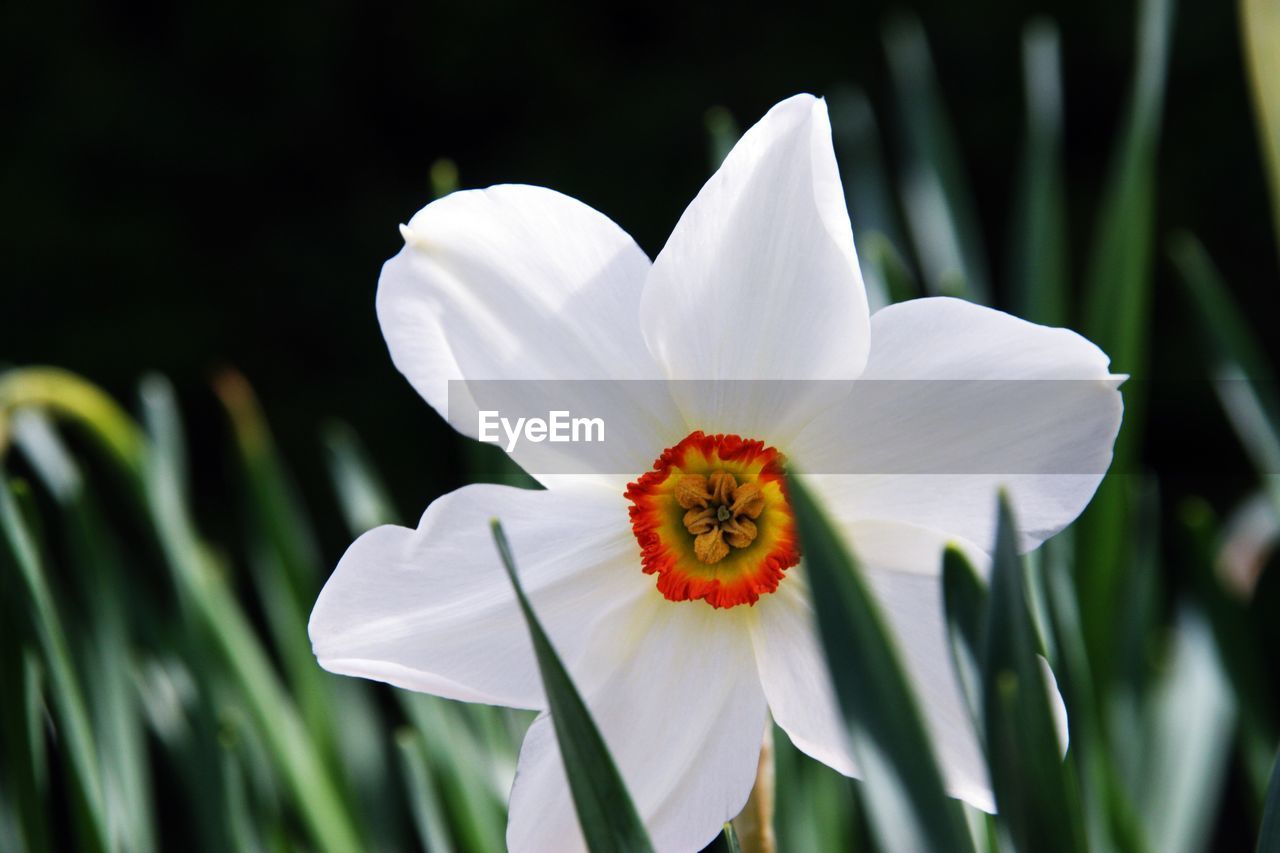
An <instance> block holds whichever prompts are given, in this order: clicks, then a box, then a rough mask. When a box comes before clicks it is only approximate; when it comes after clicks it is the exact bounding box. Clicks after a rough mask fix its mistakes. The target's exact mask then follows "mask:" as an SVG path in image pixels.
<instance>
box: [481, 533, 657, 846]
mask: <svg viewBox="0 0 1280 853" xmlns="http://www.w3.org/2000/svg"><path fill="white" fill-rule="evenodd" d="M491 526H492V529H493V539H494V542H495V544H496V545H497V548H498V554H499V555H500V556H501V558H502V565H503V567H504V568H505V569H506V570H507V576H508V577H509V578H510V579H511V585H512V587H513V588H514V589H515V593H516V600H517V601H518V603H519V605H520V610H521V612H522V613H523V614H524V619H525V623H526V624H527V625H528V627H529V636H530V639H531V640H532V641H533V650H534V654H535V656H536V657H537V660H538V671H539V672H540V673H541V675H542V684H543V688H544V690H545V692H546V696H547V707H548V711H549V712H550V715H551V721H552V723H553V724H554V726H555V732H556V741H557V742H558V743H559V745H560V756H561V758H562V759H563V761H564V765H565V773H566V775H567V776H568V778H569V788H570V791H571V792H572V794H573V805H574V808H575V809H576V810H577V813H578V823H579V825H580V826H581V827H582V834H583V837H584V839H585V840H586V843H587V847H588V848H589V849H591V850H592V851H593V853H603V851H636V853H643V852H644V851H652V850H653V845H652V844H651V843H650V841H649V836H648V833H647V832H646V831H645V828H644V823H643V822H642V821H641V820H640V815H639V814H638V813H637V812H636V808H635V804H634V803H633V802H632V800H631V796H630V795H629V794H628V793H627V789H626V785H625V783H624V782H623V780H622V774H621V773H620V772H619V771H618V768H617V765H616V764H614V761H613V757H612V756H611V755H610V754H609V748H608V746H606V744H605V742H604V737H603V736H602V735H601V734H600V730H599V729H598V728H596V724H595V722H594V721H593V720H592V719H591V712H590V711H589V710H588V709H587V705H586V703H585V702H584V701H583V700H582V697H581V695H579V693H578V690H577V688H576V687H574V685H573V680H572V679H571V678H570V677H569V672H568V670H566V669H565V667H564V664H563V663H562V662H561V661H560V656H559V655H558V654H556V650H555V648H554V647H553V646H552V645H551V640H550V638H549V637H548V636H547V634H546V632H545V631H544V630H543V629H542V624H541V623H540V622H539V621H538V617H537V615H536V614H535V613H534V612H533V606H532V605H531V604H530V603H529V599H528V598H527V597H526V596H525V593H524V587H523V586H521V584H520V578H519V576H518V574H517V572H516V566H515V559H514V557H513V556H512V554H511V546H510V544H509V543H508V542H507V537H506V534H505V533H503V531H502V524H501V523H500V522H499V521H498V520H497V519H494V520H493V522H492V524H491Z"/></svg>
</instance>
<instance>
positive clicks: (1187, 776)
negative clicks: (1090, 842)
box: [1138, 611, 1235, 853]
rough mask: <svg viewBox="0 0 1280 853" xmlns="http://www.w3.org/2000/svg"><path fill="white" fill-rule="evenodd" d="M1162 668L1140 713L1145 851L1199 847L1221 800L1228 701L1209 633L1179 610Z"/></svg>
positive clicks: (1229, 727) (1230, 726) (1230, 720)
mask: <svg viewBox="0 0 1280 853" xmlns="http://www.w3.org/2000/svg"><path fill="white" fill-rule="evenodd" d="M1170 664H1171V665H1170V667H1169V669H1168V672H1167V673H1166V674H1165V677H1164V678H1163V679H1161V682H1160V683H1159V684H1158V685H1157V687H1156V689H1155V691H1154V693H1153V694H1152V696H1151V699H1150V702H1149V705H1148V707H1147V709H1146V710H1147V713H1146V714H1145V716H1146V725H1145V726H1144V727H1143V732H1145V733H1146V735H1147V738H1146V740H1147V741H1148V742H1147V745H1146V746H1147V748H1146V756H1147V760H1146V762H1144V763H1145V765H1146V766H1145V768H1144V773H1143V779H1144V784H1143V785H1141V786H1140V787H1139V788H1138V797H1139V801H1138V812H1139V814H1141V815H1142V817H1143V822H1144V824H1145V826H1146V835H1147V841H1148V843H1149V848H1150V849H1151V850H1159V851H1162V853H1193V851H1196V850H1204V849H1206V846H1205V845H1206V842H1207V841H1208V834H1209V831H1210V830H1211V829H1212V828H1213V820H1214V818H1215V817H1216V816H1217V807H1218V803H1219V801H1220V800H1221V797H1222V787H1223V781H1224V779H1225V775H1226V769H1227V761H1228V759H1230V757H1231V750H1230V749H1229V746H1230V744H1231V735H1232V732H1233V731H1234V728H1235V700H1234V698H1233V697H1232V695H1231V687H1230V684H1229V683H1228V681H1227V677H1226V674H1225V673H1224V672H1223V671H1222V666H1221V664H1220V663H1219V661H1218V651H1217V649H1216V648H1215V647H1214V641H1213V634H1212V632H1211V631H1210V628H1209V625H1208V623H1206V622H1205V620H1204V618H1203V617H1202V616H1200V614H1198V613H1196V612H1194V611H1186V612H1184V613H1182V614H1181V615H1180V617H1179V618H1178V620H1177V625H1176V627H1175V633H1174V637H1173V648H1172V655H1171V661H1170Z"/></svg>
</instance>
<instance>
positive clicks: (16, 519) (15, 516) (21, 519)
mask: <svg viewBox="0 0 1280 853" xmlns="http://www.w3.org/2000/svg"><path fill="white" fill-rule="evenodd" d="M29 495H30V492H29V491H28V490H27V487H26V486H25V484H22V483H12V484H11V483H9V482H7V479H6V481H5V482H0V544H2V545H3V547H2V548H0V554H4V555H6V558H5V559H6V562H8V563H10V564H11V565H12V567H13V568H14V569H15V570H16V572H17V574H18V576H19V577H20V578H21V579H22V585H23V587H24V588H25V593H26V606H27V607H28V608H29V609H30V613H31V619H32V621H33V623H34V629H35V635H36V638H37V640H38V641H39V645H40V651H41V655H42V656H43V658H44V664H45V667H46V668H47V671H48V675H49V696H50V699H51V701H52V705H53V711H54V716H55V718H56V720H57V722H58V729H59V732H60V736H61V740H62V748H63V750H64V751H65V754H66V758H67V763H68V771H69V772H68V775H69V777H70V781H71V785H72V788H73V791H74V792H75V799H76V805H77V810H78V812H79V814H80V820H79V821H78V824H77V825H78V830H79V832H80V834H81V835H82V838H83V841H84V843H85V844H86V845H87V846H88V847H89V849H91V850H97V851H106V850H109V849H111V833H110V829H109V827H108V825H107V813H106V806H105V801H104V799H103V795H102V775H101V768H100V767H99V765H98V756H97V752H96V749H95V747H94V743H93V729H92V726H91V725H90V723H89V712H88V708H87V706H86V704H85V700H84V693H83V692H82V690H81V686H80V681H79V678H78V677H77V675H76V671H75V666H74V664H73V663H72V660H71V652H70V649H69V647H68V645H67V635H66V631H65V630H64V628H63V625H62V618H61V616H60V615H59V613H58V609H57V607H56V605H55V604H54V599H53V593H52V592H51V591H50V589H49V586H48V581H47V575H46V573H45V568H44V565H43V558H42V556H41V554H40V552H39V550H38V549H37V546H36V540H35V537H34V536H33V535H32V533H31V530H30V527H29V524H28V522H27V520H26V518H25V516H24V513H23V511H22V510H21V509H20V508H19V505H18V502H19V500H24V499H27V498H29ZM24 496H26V497H24Z"/></svg>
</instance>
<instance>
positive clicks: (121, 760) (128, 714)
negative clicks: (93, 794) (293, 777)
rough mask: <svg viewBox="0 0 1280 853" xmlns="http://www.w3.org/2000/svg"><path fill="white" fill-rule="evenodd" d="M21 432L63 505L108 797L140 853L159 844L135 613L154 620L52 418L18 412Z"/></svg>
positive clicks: (112, 813) (116, 832)
mask: <svg viewBox="0 0 1280 853" xmlns="http://www.w3.org/2000/svg"><path fill="white" fill-rule="evenodd" d="M13 426H14V437H15V439H16V443H17V445H18V446H19V448H20V449H21V450H22V451H23V453H24V455H25V456H26V458H27V460H28V461H29V462H30V463H31V467H32V469H33V470H34V471H35V473H36V474H37V476H39V477H40V479H41V480H42V481H43V482H44V484H45V486H46V488H47V490H48V491H49V493H50V494H51V495H53V497H54V499H55V501H56V502H57V504H58V506H59V508H60V510H61V511H62V519H63V523H62V525H61V527H60V533H61V538H62V540H63V541H64V542H65V543H66V552H67V558H68V562H69V563H70V564H71V566H72V568H73V569H74V573H75V574H74V585H75V587H76V588H77V591H78V592H79V593H80V594H79V595H78V596H76V597H77V598H78V599H79V601H80V607H79V608H78V611H77V622H78V623H79V630H78V632H77V633H78V635H79V636H78V638H77V639H78V641H79V642H77V643H75V650H76V652H77V659H78V660H79V661H80V663H81V664H82V666H81V671H82V672H84V673H85V677H84V682H85V688H86V699H87V703H88V706H89V708H90V709H91V710H90V718H91V722H92V725H93V733H94V740H95V742H96V744H97V748H98V751H99V755H100V758H101V761H100V764H101V769H102V773H103V779H102V781H103V798H104V806H105V808H106V811H107V822H108V827H109V829H110V831H111V837H112V843H113V844H115V845H118V846H119V847H121V848H122V849H126V850H131V851H139V853H143V851H148V850H152V849H154V848H155V838H154V831H153V828H154V822H155V816H154V814H153V812H152V788H151V774H150V763H149V757H148V755H147V749H146V741H145V732H144V726H143V721H142V718H141V715H140V713H139V708H138V697H137V691H136V690H135V686H134V677H133V659H132V653H133V646H134V643H133V638H132V637H131V636H130V633H131V632H130V627H129V621H130V618H131V616H135V615H136V618H138V619H147V618H149V617H150V616H151V614H143V613H142V612H141V605H140V603H139V601H138V598H139V597H137V596H134V597H133V598H132V601H131V604H132V608H133V610H134V613H133V614H131V613H130V606H129V604H127V602H126V598H125V595H124V592H125V590H127V589H128V588H129V580H130V579H129V578H128V577H127V576H126V574H125V571H124V568H123V562H122V555H121V552H120V546H119V543H118V542H117V541H116V540H115V538H114V537H113V536H112V535H111V534H110V532H109V530H108V527H107V524H106V522H105V520H104V518H103V516H102V513H101V511H100V509H99V504H98V503H97V501H96V500H95V496H94V495H93V494H92V493H91V490H90V488H89V484H88V483H87V482H86V481H85V478H84V477H83V476H82V475H81V473H80V470H79V467H78V466H77V465H76V463H75V461H74V460H73V459H72V457H71V455H70V453H68V451H67V449H66V447H65V446H64V445H63V444H62V442H61V439H60V438H59V437H58V435H57V433H56V432H55V431H54V429H53V426H52V424H50V423H49V421H48V420H47V419H46V418H45V417H44V416H43V415H42V414H40V413H39V412H37V411H34V410H27V411H24V412H22V413H20V414H19V415H18V416H17V417H15V418H14V422H13Z"/></svg>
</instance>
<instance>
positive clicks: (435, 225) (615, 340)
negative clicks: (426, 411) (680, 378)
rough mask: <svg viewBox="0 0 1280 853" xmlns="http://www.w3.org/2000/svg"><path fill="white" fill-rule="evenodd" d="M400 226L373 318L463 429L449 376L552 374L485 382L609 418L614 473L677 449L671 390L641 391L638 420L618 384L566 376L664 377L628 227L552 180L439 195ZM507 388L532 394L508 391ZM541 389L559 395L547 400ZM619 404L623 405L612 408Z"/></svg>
mask: <svg viewBox="0 0 1280 853" xmlns="http://www.w3.org/2000/svg"><path fill="white" fill-rule="evenodd" d="M403 232H404V235H405V247H404V248H403V249H402V250H401V251H400V253H399V254H397V255H396V256H395V257H393V258H392V259H391V260H389V261H388V262H387V263H386V265H385V266H384V267H383V269H382V277H381V279H380V280H379V283H378V299H377V308H378V321H379V323H380V324H381V326H382V333H383V335H384V336H385V337H386V339H387V345H388V347H389V348H390V350H391V357H392V360H393V361H394V362H395V365H396V367H397V368H399V370H400V372H401V373H403V374H404V375H405V376H406V377H407V378H408V379H409V381H410V382H411V383H412V384H413V386H414V388H416V389H417V391H418V393H420V394H421V395H422V396H423V397H424V398H425V399H426V400H427V402H428V403H430V404H431V405H432V406H433V407H435V409H436V410H437V411H438V412H440V413H441V414H442V415H443V416H444V417H446V418H448V419H449V420H450V422H451V423H452V424H453V425H454V427H455V428H457V429H459V430H460V431H461V432H463V433H464V434H466V435H469V436H471V437H472V438H475V437H476V434H477V423H476V419H475V416H474V413H473V412H474V409H475V406H474V405H473V402H472V400H471V399H470V396H469V394H468V392H467V389H464V388H462V387H461V386H460V385H457V384H455V385H454V386H453V388H452V391H453V394H452V399H451V394H450V391H451V388H450V384H449V383H450V380H462V379H466V380H467V381H469V382H474V381H477V380H535V379H537V380H551V381H553V383H554V384H551V385H548V386H544V387H541V388H539V387H537V386H535V385H533V384H529V385H528V386H527V387H525V386H515V385H510V386H503V388H502V389H501V390H500V391H495V390H494V389H493V388H492V387H491V388H490V389H488V390H489V391H491V392H492V393H495V394H497V396H498V397H499V398H501V399H502V401H503V405H500V408H501V409H516V408H523V407H525V406H524V404H526V403H527V404H528V408H532V409H533V410H534V411H537V410H538V409H539V408H540V412H539V414H541V415H543V416H545V414H546V413H547V412H548V411H549V408H557V409H567V410H570V411H572V412H573V414H574V415H576V416H581V417H603V418H605V419H606V423H608V425H609V427H610V430H609V433H610V434H609V435H608V436H607V438H608V440H609V441H610V443H611V444H614V445H616V446H617V456H618V458H616V459H611V460H610V461H611V462H612V463H613V466H612V467H613V468H614V469H615V470H617V471H622V470H631V471H642V470H645V469H646V468H647V467H648V466H649V465H650V464H651V463H652V462H653V460H654V459H655V458H656V457H657V455H658V454H659V453H660V452H661V451H662V449H663V448H664V447H667V446H669V444H670V443H671V442H670V441H669V440H668V439H669V436H668V435H666V434H665V433H663V434H662V435H661V436H657V435H656V433H655V430H657V429H658V428H659V427H660V426H663V425H666V424H669V423H670V422H672V421H678V420H679V418H678V415H677V414H676V412H675V409H674V408H673V407H672V406H671V403H670V400H669V398H667V399H665V400H664V398H663V395H662V394H657V393H655V394H646V395H645V397H646V400H647V399H648V398H649V397H653V398H655V399H656V400H657V403H656V406H657V410H656V411H654V412H652V417H637V412H638V404H637V403H636V402H635V401H632V400H627V399H625V398H624V397H623V396H622V395H623V387H622V386H610V385H608V384H605V383H593V384H590V385H587V386H584V387H583V388H582V389H581V391H582V393H581V394H579V393H578V391H576V390H575V386H574V385H573V384H572V383H566V382H564V380H581V379H656V378H661V377H662V372H661V370H660V368H659V367H658V365H657V364H656V362H654V360H653V358H652V356H651V355H650V354H649V350H648V348H647V347H646V345H645V343H644V340H643V338H642V336H641V334H640V325H639V312H640V295H641V291H642V289H643V286H644V281H645V278H646V276H647V274H648V271H649V259H648V258H647V257H645V254H644V252H643V251H641V250H640V248H639V247H638V246H637V245H636V244H635V241H633V240H632V239H631V238H630V237H629V236H628V235H627V234H626V233H625V232H624V231H623V230H622V229H621V228H619V227H618V226H617V225H615V224H614V223H613V222H612V221H610V220H609V219H608V218H607V217H605V216H603V215H602V214H600V213H597V212H596V211H594V210H592V209H591V208H590V207H588V206H586V205H584V204H582V203H581V202H578V201H575V200H573V199H571V198H569V197H568V196H564V195H561V194H560V193H557V192H553V191H552V190H548V189H543V188H540V187H529V186H519V185H503V186H495V187H490V188H489V189H485V190H468V191H465V192H457V193H453V194H452V195H449V196H447V197H445V198H443V199H440V200H439V201H436V202H433V203H432V204H429V205H427V206H426V207H425V208H423V209H422V210H420V211H419V212H418V213H417V214H416V215H415V216H414V217H413V219H412V220H411V221H410V222H409V224H408V225H407V226H405V228H404V229H403ZM654 385H655V386H657V385H658V384H657V383H654ZM611 387H612V390H613V392H614V394H616V395H618V399H616V400H611V399H610V394H609V393H608V392H609V390H610V388H611ZM513 388H523V389H524V391H525V392H527V393H528V394H529V395H532V396H533V398H534V399H531V400H524V399H513V397H515V398H519V397H520V396H521V395H520V393H518V392H516V391H513ZM650 390H652V389H650ZM538 397H549V398H550V399H551V400H552V401H553V402H554V405H552V406H548V405H543V406H541V407H539V406H538V405H537V403H538V400H537V398H538ZM451 404H452V405H451ZM488 407H489V408H495V405H493V404H491V405H489V406H488ZM528 408H526V410H525V411H521V412H518V414H520V415H526V416H527V415H529V411H528ZM451 409H452V410H453V411H452V412H451ZM613 409H616V410H617V411H620V412H623V413H625V415H626V416H625V417H609V414H610V411H611V410H613ZM451 414H452V415H453V416H452V417H451ZM673 429H678V427H674V428H673ZM683 435H684V433H681V434H680V435H679V436H677V437H676V438H677V440H678V439H679V438H681V437H683ZM664 441H665V442H667V443H663V442H664ZM525 445H526V447H528V446H530V445H529V444H528V442H526V443H525ZM517 461H520V460H519V458H518V457H517ZM537 473H538V472H536V471H535V474H537Z"/></svg>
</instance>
